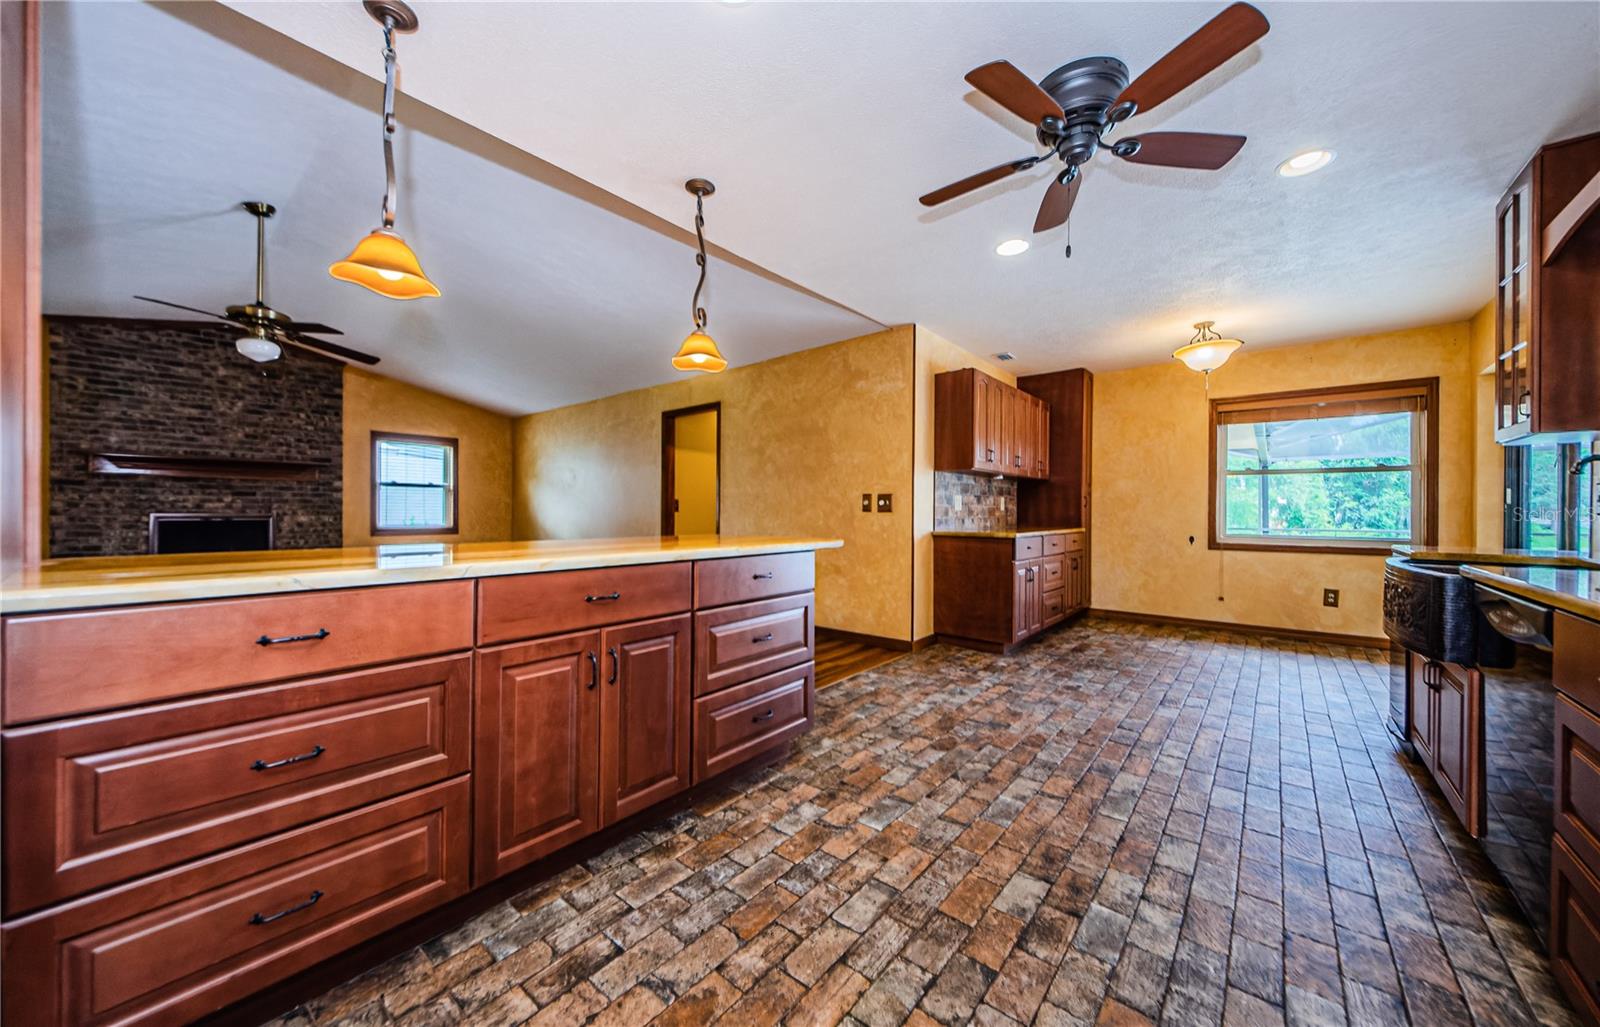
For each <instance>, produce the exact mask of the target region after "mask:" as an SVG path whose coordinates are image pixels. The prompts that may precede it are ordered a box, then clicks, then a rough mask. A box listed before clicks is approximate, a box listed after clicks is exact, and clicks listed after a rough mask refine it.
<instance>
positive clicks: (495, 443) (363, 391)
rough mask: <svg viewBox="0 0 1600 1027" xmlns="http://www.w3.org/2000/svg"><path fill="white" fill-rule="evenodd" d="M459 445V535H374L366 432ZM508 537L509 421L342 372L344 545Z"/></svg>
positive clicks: (452, 401) (376, 377)
mask: <svg viewBox="0 0 1600 1027" xmlns="http://www.w3.org/2000/svg"><path fill="white" fill-rule="evenodd" d="M375 431H393V432H407V433H410V434H414V435H442V436H448V437H450V438H454V439H456V440H457V450H456V459H457V461H458V463H459V467H458V468H457V482H456V484H457V488H458V490H459V492H460V503H461V508H460V522H459V524H458V525H457V527H458V528H459V529H460V530H459V531H458V533H457V534H454V535H405V536H399V535H385V536H383V537H381V538H378V539H374V538H373V536H372V532H371V528H372V433H373V432H375ZM510 537H511V418H509V417H507V416H505V415H504V414H497V413H495V412H494V411H492V410H485V409H483V408H482V407H477V406H473V405H472V404H470V403H463V402H462V401H461V400H458V399H451V398H450V397H449V396H443V395H440V394H439V393H437V392H430V391H428V390H427V389H421V388H418V387H417V386H415V385H407V384H406V383H404V382H399V381H395V380H394V379H393V378H385V377H383V376H382V375H377V374H373V373H371V372H370V371H360V370H357V369H356V368H354V367H346V368H345V371H344V544H345V545H347V546H367V545H373V544H375V543H377V542H411V541H418V542H421V541H428V540H443V541H449V542H494V541H498V540H502V539H507V538H510Z"/></svg>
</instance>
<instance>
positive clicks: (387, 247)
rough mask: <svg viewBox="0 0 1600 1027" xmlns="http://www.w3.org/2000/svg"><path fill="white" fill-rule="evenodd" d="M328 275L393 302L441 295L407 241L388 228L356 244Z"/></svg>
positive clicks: (330, 269) (377, 230) (332, 267)
mask: <svg viewBox="0 0 1600 1027" xmlns="http://www.w3.org/2000/svg"><path fill="white" fill-rule="evenodd" d="M328 274H330V275H332V276H333V277H335V278H337V279H339V280H340V281H342V282H354V283H356V284H357V285H364V286H366V287H367V288H368V289H371V290H372V291H373V292H375V293H377V294H378V295H379V296H387V297H389V298H390V299H392V300H414V299H420V298H422V297H423V296H437V295H439V287H438V286H437V285H434V284H433V283H432V282H430V281H428V276H427V275H425V274H423V273H422V265H421V264H419V263H417V255H416V254H415V253H412V252H411V247H409V246H407V245H406V241H405V240H404V239H402V238H400V237H399V236H398V235H396V234H395V233H394V232H391V231H389V230H388V229H385V228H378V229H374V230H373V232H372V234H371V235H368V236H367V237H366V238H365V239H363V240H361V241H360V242H358V243H356V248H355V249H354V250H351V251H350V256H348V257H346V258H344V259H343V260H341V261H339V262H338V263H336V264H333V265H331V266H330V267H329V268H328Z"/></svg>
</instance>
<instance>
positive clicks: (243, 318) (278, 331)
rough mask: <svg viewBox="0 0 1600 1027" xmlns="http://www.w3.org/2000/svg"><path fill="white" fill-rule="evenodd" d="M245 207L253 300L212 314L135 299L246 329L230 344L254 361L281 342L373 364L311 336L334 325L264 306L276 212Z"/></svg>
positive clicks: (271, 356)
mask: <svg viewBox="0 0 1600 1027" xmlns="http://www.w3.org/2000/svg"><path fill="white" fill-rule="evenodd" d="M240 206H242V207H243V208H244V209H245V210H247V211H249V212H250V213H251V214H252V215H254V217H255V219H256V299H255V302H254V303H243V304H239V305H238V306H232V307H228V308H227V310H226V312H225V313H221V314H214V313H212V312H211V311H209V310H201V309H200V308H198V307H186V306H184V305H183V304H182V303H171V302H168V301H167V300H158V299H155V298H153V297H150V296H135V297H134V299H136V300H143V301H144V302H146V303H159V304H161V305H162V306H163V307H175V308H176V309H178V310H187V311H189V312H190V313H192V314H203V315H205V316H206V317H214V318H217V319H218V320H220V321H227V322H229V323H231V324H236V325H238V326H240V327H241V328H244V329H245V330H246V331H248V332H249V334H248V335H244V336H241V337H240V339H239V340H238V341H237V342H235V343H234V347H235V348H236V349H238V351H239V352H240V353H242V354H244V355H245V356H247V357H249V358H250V359H251V360H254V361H256V362H257V363H266V362H268V361H271V360H277V359H278V358H279V357H280V356H282V355H283V345H282V344H283V343H288V344H289V345H291V346H299V347H300V348H302V349H308V350H311V351H312V352H314V353H321V354H324V355H326V356H332V357H338V358H340V359H341V360H354V361H356V362H358V363H362V364H376V363H377V362H378V358H377V357H375V356H372V355H371V354H370V353H362V352H361V351H360V350H354V349H350V348H349V347H347V346H340V345H338V344H337V343H332V342H328V341H326V340H324V339H313V338H312V337H311V336H312V335H343V334H344V333H343V332H341V331H339V329H337V328H329V327H328V326H327V325H324V324H317V323H316V322H314V321H295V320H292V319H291V318H290V317H289V315H288V314H285V313H283V312H282V311H280V310H273V309H272V308H271V307H269V306H267V301H266V300H265V299H263V298H262V295H261V294H262V293H263V292H264V291H265V287H266V272H267V218H270V217H271V216H272V215H274V214H276V213H277V212H278V209H277V208H276V207H274V206H273V205H272V204H270V203H262V202H260V201H259V200H249V201H246V202H245V203H242V204H240Z"/></svg>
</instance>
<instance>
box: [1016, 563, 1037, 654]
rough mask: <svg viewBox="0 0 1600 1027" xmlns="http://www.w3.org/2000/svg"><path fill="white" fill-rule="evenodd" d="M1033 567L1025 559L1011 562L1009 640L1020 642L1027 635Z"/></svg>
mask: <svg viewBox="0 0 1600 1027" xmlns="http://www.w3.org/2000/svg"><path fill="white" fill-rule="evenodd" d="M1032 575H1033V568H1032V567H1031V566H1030V565H1029V561H1027V560H1017V561H1014V562H1013V563H1012V564H1011V641H1012V642H1020V641H1022V640H1023V639H1024V638H1027V637H1028V633H1029V632H1028V602H1029V600H1028V590H1029V586H1030V584H1031V581H1032Z"/></svg>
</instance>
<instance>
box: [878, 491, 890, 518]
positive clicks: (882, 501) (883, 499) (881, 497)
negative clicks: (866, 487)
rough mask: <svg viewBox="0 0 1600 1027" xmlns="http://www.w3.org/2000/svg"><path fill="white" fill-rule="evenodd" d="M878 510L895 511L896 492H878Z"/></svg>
mask: <svg viewBox="0 0 1600 1027" xmlns="http://www.w3.org/2000/svg"><path fill="white" fill-rule="evenodd" d="M878 512H879V513H893V512H894V494H893V493H890V492H880V493H878Z"/></svg>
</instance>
